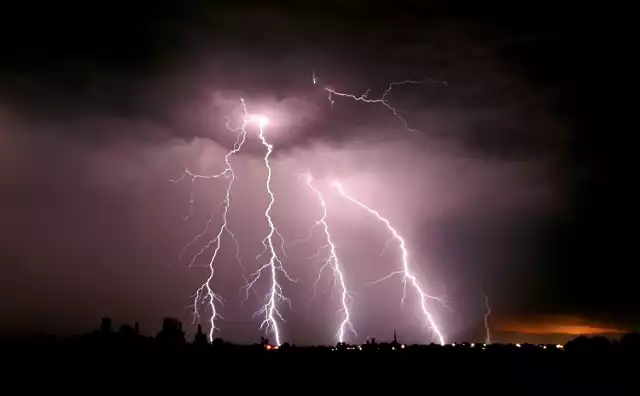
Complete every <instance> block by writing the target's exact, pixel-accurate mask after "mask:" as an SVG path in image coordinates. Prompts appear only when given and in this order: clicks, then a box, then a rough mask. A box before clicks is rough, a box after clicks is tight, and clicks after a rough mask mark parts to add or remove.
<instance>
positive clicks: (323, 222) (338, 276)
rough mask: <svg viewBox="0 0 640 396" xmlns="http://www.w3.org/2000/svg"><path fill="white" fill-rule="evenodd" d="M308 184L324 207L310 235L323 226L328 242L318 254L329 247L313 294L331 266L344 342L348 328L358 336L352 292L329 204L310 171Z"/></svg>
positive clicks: (340, 328) (340, 336)
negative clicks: (335, 239) (351, 305)
mask: <svg viewBox="0 0 640 396" xmlns="http://www.w3.org/2000/svg"><path fill="white" fill-rule="evenodd" d="M306 184H307V187H309V189H311V191H313V193H314V194H315V195H316V196H317V197H318V202H320V206H321V207H322V217H320V219H319V220H317V221H316V222H315V224H314V225H313V227H312V228H311V230H310V233H309V237H310V236H311V233H312V232H313V230H314V229H315V228H316V227H318V226H321V227H322V230H323V232H324V235H325V239H326V241H327V244H326V245H324V246H321V247H320V248H319V249H318V254H317V256H318V257H319V256H320V255H321V254H322V250H323V249H328V253H327V256H326V258H325V259H324V262H323V264H322V267H321V268H320V270H319V271H318V277H317V278H316V281H315V282H314V285H313V290H314V293H313V295H314V297H315V290H316V287H317V284H318V281H319V280H320V277H321V276H322V273H323V271H324V270H325V268H327V267H330V268H331V270H332V271H333V276H334V280H335V281H336V283H337V284H338V285H339V287H340V303H341V304H342V308H341V309H340V310H339V311H338V312H340V313H342V321H341V322H340V326H339V327H338V331H337V332H336V337H337V339H338V342H340V343H343V342H344V340H345V332H346V330H347V328H348V329H349V330H350V331H351V332H352V333H353V334H354V335H355V336H357V333H356V330H355V328H354V327H353V323H351V314H350V312H349V300H351V293H350V292H349V290H348V289H347V285H346V281H345V276H344V273H343V272H342V269H341V263H340V260H339V259H338V254H337V253H336V245H335V243H334V242H333V240H332V239H331V234H330V232H329V225H328V224H327V204H326V202H325V200H324V197H323V196H322V193H321V192H320V191H319V190H318V189H316V188H315V187H314V186H313V176H311V174H309V173H308V174H307V181H306ZM312 298H313V297H312Z"/></svg>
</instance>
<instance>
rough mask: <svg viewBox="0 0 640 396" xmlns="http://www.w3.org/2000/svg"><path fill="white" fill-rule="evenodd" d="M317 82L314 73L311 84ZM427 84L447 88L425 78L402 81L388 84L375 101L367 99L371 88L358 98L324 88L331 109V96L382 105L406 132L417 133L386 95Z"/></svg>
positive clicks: (444, 83) (444, 82)
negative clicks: (397, 88)
mask: <svg viewBox="0 0 640 396" xmlns="http://www.w3.org/2000/svg"><path fill="white" fill-rule="evenodd" d="M316 81H317V79H316V76H315V73H314V75H313V83H314V84H315V83H316ZM427 82H433V83H439V84H443V85H444V86H445V87H446V86H447V82H446V81H438V80H434V79H431V78H425V79H422V80H403V81H394V82H392V83H390V84H389V86H388V87H387V89H386V90H385V91H384V92H383V93H382V96H380V97H379V98H377V99H370V98H369V92H371V88H369V89H367V90H366V91H365V92H364V93H363V94H362V95H360V96H356V95H353V94H347V93H343V92H338V91H336V90H334V89H333V88H329V87H326V88H325V91H327V92H328V93H329V96H328V98H327V99H328V100H329V103H330V104H331V107H333V104H334V103H335V100H334V99H333V96H334V95H335V96H340V97H344V98H349V99H353V100H356V101H358V102H364V103H378V104H381V105H383V106H384V107H386V108H387V109H389V110H390V111H391V112H392V113H393V116H394V117H396V118H397V119H398V120H399V121H400V122H402V124H403V125H404V128H405V129H406V130H407V131H410V132H418V130H417V129H413V128H410V127H409V123H408V122H407V120H406V119H405V118H404V117H402V116H401V115H400V113H398V110H397V109H396V108H395V107H393V106H392V105H391V104H390V103H389V102H388V101H387V95H389V94H390V93H391V91H392V90H393V87H395V86H398V85H407V84H424V83H427Z"/></svg>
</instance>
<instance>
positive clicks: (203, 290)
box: [172, 99, 249, 341]
mask: <svg viewBox="0 0 640 396" xmlns="http://www.w3.org/2000/svg"><path fill="white" fill-rule="evenodd" d="M241 102H242V106H243V108H244V111H245V115H246V114H247V108H246V106H245V103H244V100H242V99H241ZM248 121H249V119H248V117H245V120H244V121H243V123H242V125H240V127H238V128H235V129H234V128H231V127H230V126H229V121H228V120H227V124H226V127H227V129H229V130H230V131H232V132H238V137H237V138H236V141H235V143H234V145H233V148H232V149H231V151H229V152H228V153H227V154H226V155H225V156H224V163H225V168H224V170H222V171H221V172H220V173H217V174H214V175H199V174H196V173H193V172H191V171H190V170H188V169H185V171H184V173H183V174H182V176H181V177H180V178H179V179H177V180H172V182H174V183H178V182H180V181H182V180H184V179H185V178H189V179H191V185H192V186H193V183H195V181H196V180H197V179H218V178H221V177H224V178H228V179H229V183H228V184H227V188H226V190H225V198H224V200H223V201H222V202H221V205H222V206H223V212H222V225H221V226H220V228H219V229H218V232H217V233H216V236H215V238H213V239H211V240H210V241H209V242H208V243H207V244H206V245H205V246H204V247H203V248H202V249H200V251H199V252H198V253H196V254H195V255H193V257H192V259H191V262H190V263H189V266H193V265H195V263H196V261H197V260H198V258H199V257H200V256H201V255H203V254H204V253H205V252H206V251H207V250H208V249H209V248H210V247H211V246H214V250H213V254H212V255H211V258H210V260H209V264H208V267H209V276H208V278H207V279H206V281H205V282H204V283H203V284H202V286H200V287H199V288H198V289H197V290H196V292H195V294H194V295H193V305H192V306H191V307H192V308H193V316H194V317H193V319H194V322H196V321H199V320H200V310H199V306H200V305H208V306H209V309H210V311H211V316H210V318H209V334H208V335H209V340H210V341H213V338H214V337H213V336H214V333H215V331H216V330H217V327H216V324H215V320H216V319H217V318H222V317H221V315H220V314H219V312H218V307H217V306H216V304H219V305H222V304H223V300H222V297H221V296H220V295H219V294H217V293H215V291H214V290H213V287H212V282H213V277H214V275H215V261H216V257H217V256H218V252H219V251H220V247H221V242H222V235H223V234H224V233H226V234H227V235H229V236H230V237H231V239H233V241H234V243H235V245H236V259H237V260H238V263H239V265H240V267H241V268H242V273H243V276H244V267H243V266H242V262H241V260H240V254H239V244H238V240H237V239H236V236H235V234H234V233H233V232H232V231H231V230H230V229H229V227H228V222H227V214H228V212H229V207H230V206H231V188H232V186H233V182H234V181H235V180H236V176H235V173H234V171H233V167H232V166H231V157H232V156H233V155H234V154H236V153H237V152H238V151H240V149H241V148H242V146H243V144H244V142H245V140H246V138H247V131H246V129H245V128H246V126H247V123H248ZM191 191H193V187H192V189H191ZM192 205H193V192H191V193H190V198H189V213H190V214H191V213H192ZM214 213H215V210H214V211H212V212H211V215H210V217H209V219H208V220H207V223H206V227H205V229H204V230H203V231H202V232H201V233H199V234H198V235H196V237H195V238H194V239H192V240H191V241H190V242H189V243H188V244H187V245H186V246H185V247H184V249H183V250H182V252H181V253H180V257H181V258H182V256H183V254H184V252H185V251H186V250H187V249H188V248H189V247H190V246H192V245H193V244H195V243H196V242H198V241H199V240H200V239H201V238H202V237H203V236H204V235H206V234H208V233H209V229H210V226H211V223H212V220H213V215H214Z"/></svg>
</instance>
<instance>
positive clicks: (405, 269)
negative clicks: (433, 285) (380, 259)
mask: <svg viewBox="0 0 640 396" xmlns="http://www.w3.org/2000/svg"><path fill="white" fill-rule="evenodd" d="M333 185H334V187H336V188H337V189H338V191H339V192H340V194H341V195H342V196H343V197H344V198H346V199H347V200H349V201H351V202H352V203H354V204H356V205H358V206H359V207H361V208H362V209H364V210H366V211H367V212H369V213H370V214H371V215H373V216H374V217H376V218H377V219H378V220H379V221H381V222H382V223H384V225H385V226H386V228H387V230H388V231H389V232H390V233H391V235H393V238H394V239H395V240H396V241H397V242H398V245H399V247H400V251H401V252H402V270H400V271H395V272H392V273H391V274H389V275H388V276H386V277H384V278H383V279H382V280H385V279H388V278H391V277H392V276H394V275H398V274H400V275H402V276H403V280H404V285H405V290H406V285H407V282H410V283H411V285H412V286H413V287H414V289H415V291H416V292H417V293H418V295H419V297H420V307H421V308H422V313H423V315H424V317H425V321H426V324H427V325H428V326H429V327H431V329H432V330H433V332H434V333H435V335H436V336H437V338H438V341H439V342H440V344H441V345H444V343H445V341H444V337H443V336H442V333H441V331H440V329H439V327H438V325H437V324H436V322H435V320H434V319H433V315H432V314H431V313H430V312H429V310H428V308H427V302H428V300H436V301H438V302H440V303H442V304H444V302H443V301H442V300H441V299H440V298H438V297H434V296H431V295H429V294H427V293H425V292H424V291H423V290H422V287H421V286H420V284H419V283H418V279H417V278H416V276H415V275H413V273H412V272H411V268H410V265H409V252H408V250H407V247H406V243H405V240H404V239H403V238H402V237H401V236H400V234H398V231H396V229H395V228H394V227H393V226H392V225H391V223H390V222H389V220H388V219H386V218H384V217H382V215H381V214H380V213H378V212H377V211H376V210H374V209H371V208H370V207H368V206H367V205H365V204H364V203H362V202H360V201H358V200H357V199H355V198H353V197H352V196H350V195H349V194H347V192H346V191H345V189H344V187H343V186H342V184H341V183H339V182H334V183H333ZM404 298H405V295H404V293H403V296H402V301H401V303H404Z"/></svg>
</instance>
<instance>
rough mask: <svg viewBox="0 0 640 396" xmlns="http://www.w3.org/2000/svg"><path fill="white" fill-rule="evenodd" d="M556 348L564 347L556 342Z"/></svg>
mask: <svg viewBox="0 0 640 396" xmlns="http://www.w3.org/2000/svg"><path fill="white" fill-rule="evenodd" d="M556 348H558V349H562V348H564V346H562V345H560V344H558V345H556Z"/></svg>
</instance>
